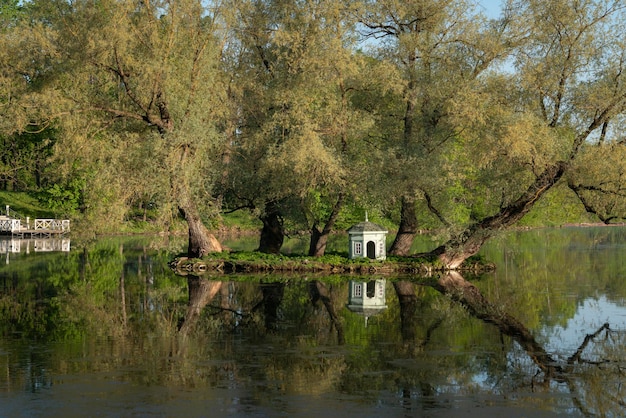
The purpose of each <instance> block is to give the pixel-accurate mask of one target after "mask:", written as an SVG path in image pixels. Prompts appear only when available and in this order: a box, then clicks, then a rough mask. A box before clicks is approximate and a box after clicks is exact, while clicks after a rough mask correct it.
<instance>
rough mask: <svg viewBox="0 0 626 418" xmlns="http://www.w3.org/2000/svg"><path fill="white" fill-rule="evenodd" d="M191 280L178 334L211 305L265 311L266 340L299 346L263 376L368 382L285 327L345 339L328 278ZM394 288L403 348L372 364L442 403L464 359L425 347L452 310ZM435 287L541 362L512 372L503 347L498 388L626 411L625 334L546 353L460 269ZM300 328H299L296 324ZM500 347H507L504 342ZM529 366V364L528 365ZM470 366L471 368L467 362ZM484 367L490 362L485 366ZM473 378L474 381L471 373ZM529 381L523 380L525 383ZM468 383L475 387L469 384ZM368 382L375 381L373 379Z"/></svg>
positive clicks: (586, 409) (405, 286)
mask: <svg viewBox="0 0 626 418" xmlns="http://www.w3.org/2000/svg"><path fill="white" fill-rule="evenodd" d="M188 283H189V304H188V307H187V310H186V315H185V320H184V322H183V323H182V324H181V326H180V330H181V333H186V332H188V331H189V330H190V329H191V328H192V327H193V326H194V325H195V324H196V323H197V321H198V319H199V318H200V317H201V311H202V309H203V308H204V307H206V306H207V305H209V306H210V307H211V308H212V309H213V310H214V311H217V312H218V313H220V312H221V313H228V314H229V315H230V317H233V316H234V315H236V316H238V317H239V318H251V317H252V316H253V313H254V312H258V313H260V314H261V315H262V316H263V321H262V323H258V324H259V325H261V324H262V325H261V326H262V328H263V329H265V331H268V330H269V331H271V332H270V333H269V334H267V336H268V338H278V339H279V340H280V341H281V343H280V344H285V346H291V347H294V348H295V347H298V349H297V350H293V351H292V354H290V355H289V356H287V357H276V358H274V357H273V356H266V357H263V360H261V361H262V362H264V363H267V367H268V369H267V370H266V371H265V372H266V373H267V375H266V376H259V379H264V378H269V377H273V378H280V379H286V380H293V381H294V382H295V380H294V379H296V376H297V379H299V380H298V382H304V381H305V380H306V376H307V375H309V376H310V377H311V378H312V375H311V373H312V374H313V375H315V376H317V378H318V379H322V380H324V382H325V385H327V387H328V385H332V382H333V381H335V380H336V379H340V380H341V384H340V387H342V388H343V389H344V390H349V389H348V388H349V387H351V388H354V389H355V390H356V389H357V388H359V387H362V386H363V385H365V384H366V383H365V380H363V381H361V383H359V381H360V380H359V377H358V376H359V373H362V372H364V371H365V370H368V369H363V370H361V369H358V367H359V366H358V365H356V364H353V363H352V361H351V360H350V359H349V358H345V359H343V360H342V359H341V358H340V357H341V356H340V357H337V358H334V359H333V361H331V362H330V363H328V364H326V365H325V366H321V365H315V366H314V365H313V364H314V362H315V360H314V359H315V358H316V355H315V354H314V352H313V351H311V346H309V344H308V343H307V342H306V337H303V335H302V334H293V335H292V333H291V332H290V331H289V328H288V327H282V326H280V324H281V321H282V320H283V319H285V320H289V318H292V317H294V318H295V317H298V315H302V317H301V318H300V317H299V318H300V319H299V320H300V321H302V322H301V323H299V324H300V325H307V324H308V325H307V326H313V327H315V328H316V329H318V330H320V329H322V328H319V327H320V325H321V326H324V324H327V325H328V326H329V330H331V331H332V330H335V331H336V335H337V339H336V342H337V343H338V344H339V345H341V344H344V343H345V341H346V331H345V329H344V326H343V321H342V317H341V315H340V314H339V313H338V309H337V306H339V305H337V301H336V300H334V299H335V298H334V297H333V295H334V292H333V291H332V290H333V289H334V287H332V286H329V285H328V284H327V283H325V282H323V281H321V280H313V281H310V282H308V283H306V284H302V283H300V284H299V285H294V284H288V283H285V282H272V283H262V284H256V285H253V284H250V283H246V284H245V285H244V284H240V283H234V282H231V283H227V282H220V281H210V280H206V279H201V278H198V277H192V276H190V277H189V278H188ZM431 283H432V282H431ZM294 286H295V288H294ZM288 287H289V288H290V291H289V293H288V294H289V299H287V298H286V289H287V288H288ZM393 287H394V290H395V293H396V296H397V298H398V307H399V317H398V320H399V330H400V334H401V337H402V346H401V347H398V348H399V351H397V352H396V351H393V352H387V353H385V352H383V353H382V356H381V357H380V358H379V359H378V360H376V359H375V358H370V360H371V361H373V363H372V364H371V366H372V367H373V368H374V369H376V368H379V367H383V366H382V365H383V364H387V366H386V367H388V363H386V362H388V361H389V360H390V359H391V361H394V359H395V360H398V361H399V362H398V363H397V364H398V365H400V366H398V367H399V369H398V372H397V373H395V377H394V381H393V382H389V381H387V379H385V381H383V380H381V381H380V382H379V383H378V385H381V388H382V387H389V388H390V389H391V387H390V386H389V385H390V384H391V386H395V387H396V388H397V389H399V390H400V393H401V394H403V395H404V396H403V399H405V400H406V402H408V405H410V404H411V402H412V401H411V399H412V397H414V396H415V392H414V391H415V390H416V389H417V390H418V392H419V396H420V397H421V399H423V402H424V404H426V403H428V402H431V404H432V405H435V404H437V402H438V401H437V399H438V397H439V394H440V391H441V387H440V385H442V384H443V385H446V384H447V383H446V374H448V375H449V376H454V377H453V379H457V382H459V384H464V383H463V382H464V380H463V378H462V377H461V376H462V375H461V374H459V373H463V372H462V371H458V372H457V371H456V370H457V369H458V368H459V367H461V368H462V366H460V364H457V363H456V362H457V361H462V358H460V357H458V356H441V355H439V356H438V357H437V355H435V356H434V357H433V356H432V355H430V354H428V351H427V350H428V346H429V345H431V344H432V343H433V341H438V340H439V338H440V336H439V335H438V333H440V332H443V330H444V329H448V328H446V327H445V326H446V321H448V319H447V318H448V316H447V314H449V312H445V311H444V312H440V313H437V314H435V315H434V316H433V315H426V316H425V315H424V310H425V309H428V306H427V304H428V303H429V302H427V300H426V299H424V298H422V297H420V296H419V295H418V294H416V285H415V283H413V282H411V281H408V280H398V281H394V282H393ZM243 288H246V289H250V290H253V289H254V291H253V292H250V291H248V293H247V294H246V296H245V298H242V299H240V300H239V301H238V303H239V304H240V306H232V305H230V302H229V301H231V300H232V298H233V296H232V293H233V292H235V291H236V289H239V290H240V291H241V289H243ZM432 288H434V289H436V290H437V291H438V292H439V293H441V294H444V295H446V296H447V297H448V298H449V300H451V301H453V302H455V303H458V304H460V305H462V306H464V307H465V309H466V310H467V311H468V312H469V313H470V314H471V315H472V316H474V317H476V318H478V319H480V320H482V321H484V322H485V323H487V324H490V325H494V326H496V327H497V329H498V330H499V332H500V333H501V335H503V336H508V337H510V338H511V339H512V340H513V341H515V342H516V343H517V345H518V346H519V347H520V348H521V349H523V350H524V352H525V353H526V354H527V355H528V358H529V359H531V360H532V362H533V363H532V365H533V368H534V366H536V367H537V369H535V371H536V373H535V372H534V371H533V368H531V369H525V370H517V371H514V370H512V369H513V368H514V367H515V366H514V365H511V363H510V362H511V359H512V358H511V357H509V355H510V354H511V353H510V352H509V353H508V354H507V351H508V350H503V352H502V358H501V359H500V360H498V361H500V363H497V362H496V363H497V364H498V366H497V367H498V368H497V369H493V370H494V371H497V370H500V371H501V373H503V374H498V375H494V376H495V377H494V379H495V380H494V382H493V384H494V386H493V387H494V390H496V387H498V388H500V390H503V391H504V392H506V389H505V388H504V386H507V385H510V386H511V387H512V388H513V390H516V388H517V389H520V388H522V393H523V392H524V389H523V388H524V387H525V386H524V385H526V384H528V385H529V387H530V389H531V390H532V391H533V392H537V391H546V392H547V393H554V392H561V391H566V392H569V393H570V396H571V398H572V399H573V402H574V405H575V407H576V408H577V410H578V411H580V412H581V413H582V414H584V415H593V414H600V415H605V414H609V415H611V414H613V413H614V412H615V411H623V409H624V408H626V404H625V403H624V401H623V399H624V396H625V395H626V392H625V390H624V389H623V388H622V380H623V379H622V378H623V374H624V370H626V364H624V362H623V361H622V360H621V358H622V357H623V345H624V344H623V343H624V335H623V334H621V333H618V332H615V331H612V330H611V329H610V326H609V325H608V324H606V325H604V326H602V327H601V328H600V329H598V330H594V331H595V332H593V333H592V334H590V335H588V336H587V337H586V338H585V339H584V341H582V342H581V345H580V346H579V347H578V349H577V350H576V351H575V352H574V353H571V355H570V356H569V357H566V358H560V357H558V356H556V355H554V354H551V353H549V352H548V351H547V350H546V349H545V348H544V347H543V345H542V344H541V343H540V342H539V341H537V340H536V339H535V337H534V336H533V334H532V333H531V332H530V330H529V329H528V328H526V326H525V325H524V324H522V323H521V322H520V321H519V320H517V319H516V318H515V317H513V316H512V315H510V314H509V313H507V312H506V311H504V309H503V308H502V307H501V306H500V305H496V304H493V303H492V302H490V301H489V300H487V299H486V298H485V296H484V295H483V294H482V293H481V292H480V290H479V289H478V288H477V287H475V286H474V285H473V284H471V283H470V282H468V281H466V280H465V279H464V278H463V277H462V276H461V275H460V274H458V273H455V272H450V273H448V274H446V275H443V276H442V277H441V278H439V279H438V280H437V282H436V283H432ZM418 289H424V290H426V289H427V287H424V286H420V287H418ZM365 290H367V289H365ZM302 291H303V292H307V293H308V294H307V295H306V297H303V296H304V295H303V294H301V293H298V292H302ZM418 293H419V292H418ZM255 295H256V296H255ZM240 296H241V295H240ZM214 299H216V300H217V299H219V302H220V303H219V304H217V303H214V304H211V301H212V300H214ZM307 299H308V301H309V303H310V306H313V307H320V306H321V308H322V311H325V312H326V314H324V315H323V317H322V316H320V317H319V319H320V320H322V319H323V322H319V323H318V322H311V321H317V319H315V320H313V318H314V315H316V314H315V312H319V313H322V311H320V310H318V309H316V310H315V311H310V310H309V311H307V310H306V309H304V308H303V307H304V305H302V304H306V302H305V301H306V300H307ZM298 301H301V302H298ZM290 303H294V305H293V306H292V305H290ZM298 303H300V304H301V306H300V308H301V309H300V310H299V311H298V308H297V306H296V305H297V304H298ZM431 308H432V307H431ZM282 311H285V312H284V313H285V316H286V318H283V315H282ZM292 311H293V312H292ZM222 318H224V319H225V318H226V316H222ZM296 320H298V318H296ZM418 323H419V324H418ZM236 324H239V325H241V324H244V325H247V326H253V327H254V326H255V324H257V322H255V321H251V322H250V321H240V322H238V323H232V325H236ZM416 325H419V326H416ZM296 328H298V327H297V326H296ZM420 328H421V329H422V330H423V331H422V332H421V334H419V335H418V334H417V330H418V329H420ZM303 329H304V328H303ZM303 338H304V339H303ZM311 338H314V339H318V340H319V338H320V334H317V335H313V336H312V337H311ZM444 340H445V338H444ZM318 343H319V342H318ZM502 344H504V340H503V342H502ZM307 350H308V352H309V357H307V360H303V359H302V357H301V354H302V353H304V352H307ZM298 353H300V354H298ZM404 356H408V357H409V358H412V359H415V361H417V362H418V363H417V364H419V365H420V367H418V368H415V372H412V371H410V370H403V369H402V367H403V366H402V364H403V363H402V361H401V360H402V358H403V357H404ZM422 357H423V358H424V359H425V360H424V361H426V362H427V363H428V362H430V363H428V364H424V365H423V366H422V365H421V363H420V358H422ZM433 361H437V362H440V361H443V362H445V364H432V362H433ZM479 361H480V360H479ZM311 362H313V363H311ZM377 362H378V363H377ZM489 362H493V359H490V360H489ZM379 363H380V364H379ZM530 364H531V363H530V362H529V363H528V365H530ZM355 366H356V367H357V368H356V369H355V368H354V367H355ZM414 366H415V363H413V366H412V367H414ZM233 367H235V366H233ZM328 367H331V368H332V369H333V370H330V369H328V370H326V368H328ZM435 367H436V368H435ZM468 367H469V368H471V366H469V365H468ZM482 367H490V366H487V365H482ZM505 370H506V371H505ZM520 371H521V372H522V373H523V376H527V379H524V378H520V376H522V375H515V373H518V372H520ZM270 372H271V373H270ZM433 373H434V374H433ZM437 373H441V375H437ZM331 376H332V378H331ZM468 376H472V373H469V374H468ZM515 376H517V377H515ZM355 377H356V379H355ZM368 379H371V378H368ZM381 379H382V375H381ZM458 379H460V380H458ZM468 379H471V377H470V378H468ZM509 380H510V381H509ZM524 380H525V381H526V383H524ZM320 381H321V380H320ZM466 383H467V384H472V382H471V381H468V382H466ZM369 384H372V382H371V380H370V383H369ZM518 385H522V386H518ZM305 386H306V385H304V386H303V387H302V390H305ZM374 387H376V384H374ZM526 388H528V387H526ZM468 391H469V392H471V388H468ZM442 407H443V406H442Z"/></svg>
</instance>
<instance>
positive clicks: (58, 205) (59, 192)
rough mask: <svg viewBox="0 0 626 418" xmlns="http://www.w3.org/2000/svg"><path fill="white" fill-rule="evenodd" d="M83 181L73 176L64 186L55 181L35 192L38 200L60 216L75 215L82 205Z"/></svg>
mask: <svg viewBox="0 0 626 418" xmlns="http://www.w3.org/2000/svg"><path fill="white" fill-rule="evenodd" d="M84 190H85V181H84V180H81V179H78V178H74V179H71V180H70V181H69V183H68V184H67V185H65V186H62V185H61V184H59V183H55V184H53V185H51V186H50V187H48V188H46V189H45V190H42V191H41V192H39V193H38V194H37V198H38V200H39V202H41V203H42V204H43V205H44V206H46V207H47V208H49V209H50V210H52V211H54V212H55V213H57V214H59V215H62V216H72V215H76V214H77V213H78V212H79V210H80V209H81V208H82V207H83V206H84Z"/></svg>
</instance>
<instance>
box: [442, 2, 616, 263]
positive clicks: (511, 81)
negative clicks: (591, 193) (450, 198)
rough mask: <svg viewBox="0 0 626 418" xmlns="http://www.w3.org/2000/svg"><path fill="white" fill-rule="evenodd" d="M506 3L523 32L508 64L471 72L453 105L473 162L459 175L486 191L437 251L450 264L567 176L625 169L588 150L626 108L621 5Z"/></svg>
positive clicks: (603, 181) (605, 137) (610, 133)
mask: <svg viewBox="0 0 626 418" xmlns="http://www.w3.org/2000/svg"><path fill="white" fill-rule="evenodd" d="M505 10H506V12H505V13H506V14H505V17H506V18H507V19H508V20H509V21H511V22H515V24H516V25H519V27H518V28H517V30H518V31H519V32H520V33H524V34H525V37H524V43H523V44H521V45H520V46H519V47H517V48H516V51H515V54H514V57H515V58H514V60H512V64H513V65H514V71H512V72H510V73H508V74H490V75H489V76H488V77H484V78H482V79H479V80H477V83H476V84H475V85H474V86H473V88H471V89H467V90H465V92H464V94H463V96H462V97H459V98H458V100H457V101H456V104H455V106H453V107H454V108H455V110H454V111H453V113H454V115H455V116H454V118H455V120H456V122H455V123H456V126H457V133H458V135H457V136H456V138H457V139H458V141H456V145H457V147H458V149H462V150H464V152H463V153H462V154H461V155H465V156H471V157H472V158H473V160H472V161H473V167H474V171H473V172H472V173H471V174H472V175H471V176H469V175H463V176H462V177H461V178H460V181H462V182H465V184H474V185H479V186H480V187H481V189H480V190H483V192H484V199H483V200H482V207H481V211H480V212H479V214H477V216H474V217H471V218H470V219H469V220H468V222H466V223H465V224H462V225H458V229H457V230H456V231H454V233H453V234H452V235H451V237H450V239H449V240H448V242H446V243H445V244H444V245H442V246H440V247H439V248H437V249H436V250H435V251H434V252H433V253H434V254H437V255H438V256H439V258H440V259H441V261H442V262H443V263H444V264H445V265H446V266H449V267H456V266H458V265H459V264H460V263H461V262H462V261H463V260H465V259H466V258H467V257H468V256H470V255H472V254H475V253H476V252H477V251H478V250H479V249H480V247H481V246H482V244H483V243H484V242H485V240H487V239H488V238H489V237H491V236H492V235H493V234H494V233H495V232H496V231H499V230H502V229H506V228H509V227H510V226H512V225H514V224H515V223H516V222H517V221H518V220H519V219H521V218H522V217H523V216H524V215H525V214H527V213H528V212H529V211H530V209H531V208H532V207H533V206H534V205H535V203H536V202H537V201H538V200H539V199H541V198H542V197H543V196H544V195H545V194H546V193H547V192H548V191H549V190H550V189H551V188H552V187H554V186H555V185H557V184H559V182H561V181H564V178H566V177H570V178H571V179H572V183H571V184H572V185H573V186H577V185H580V184H584V185H585V186H586V187H588V188H589V187H598V188H600V187H603V186H602V185H607V184H609V183H615V182H619V181H620V178H621V174H620V172H621V171H620V170H619V169H613V168H611V167H612V166H608V165H604V164H602V163H601V162H600V159H598V158H597V155H598V153H597V152H585V150H587V149H588V147H590V146H591V144H593V143H594V142H595V143H597V142H599V141H603V142H606V143H613V144H615V143H616V141H617V140H618V139H619V135H620V134H619V131H618V130H615V129H611V124H612V123H613V124H615V123H616V121H619V120H623V115H624V112H625V111H626V84H625V83H624V81H625V80H624V74H625V73H624V63H625V62H626V60H625V58H626V49H625V48H624V46H625V44H624V41H623V40H624V39H625V35H626V33H625V30H626V28H624V27H623V24H622V23H621V22H623V20H624V17H625V16H624V12H625V11H626V5H624V4H623V2H621V1H609V0H598V1H587V2H578V1H548V2H545V1H535V0H530V1H511V2H509V3H508V6H507V8H506V9H505ZM613 126H614V127H615V126H618V125H613ZM614 146H615V145H614ZM605 152H606V151H605ZM619 153H620V154H621V153H622V152H621V151H620V152H619ZM450 155H452V154H450ZM468 158H469V157H468ZM581 170H583V171H586V172H587V173H588V174H587V175H586V176H585V179H586V180H587V181H586V182H584V183H583V182H577V181H576V180H575V179H576V178H580V175H579V174H580V172H581ZM467 172H468V173H469V171H467ZM577 173H578V175H577ZM591 173H593V174H591ZM600 173H602V174H600ZM613 190H615V191H617V192H619V193H621V192H620V191H619V189H618V188H614V189H613ZM468 195H469V194H468V193H464V194H463V196H468ZM620 207H621V206H620Z"/></svg>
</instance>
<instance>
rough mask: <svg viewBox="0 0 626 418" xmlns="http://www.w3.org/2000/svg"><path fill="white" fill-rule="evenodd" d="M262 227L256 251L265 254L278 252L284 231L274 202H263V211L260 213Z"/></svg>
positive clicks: (281, 244)
mask: <svg viewBox="0 0 626 418" xmlns="http://www.w3.org/2000/svg"><path fill="white" fill-rule="evenodd" d="M261 222H263V229H262V230H261V239H260V242H259V248H258V251H260V252H262V253H267V254H278V253H280V248H281V247H282V246H283V241H284V240H285V231H284V230H283V218H282V216H281V215H280V210H279V209H278V205H277V204H276V202H268V203H266V204H265V213H264V214H263V215H261Z"/></svg>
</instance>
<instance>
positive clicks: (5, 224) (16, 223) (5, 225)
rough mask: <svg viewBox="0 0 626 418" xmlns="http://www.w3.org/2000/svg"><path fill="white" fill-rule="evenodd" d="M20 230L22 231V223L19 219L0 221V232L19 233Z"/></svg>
mask: <svg viewBox="0 0 626 418" xmlns="http://www.w3.org/2000/svg"><path fill="white" fill-rule="evenodd" d="M20 229H22V223H21V221H20V220H19V219H0V231H2V232H19V231H20Z"/></svg>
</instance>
